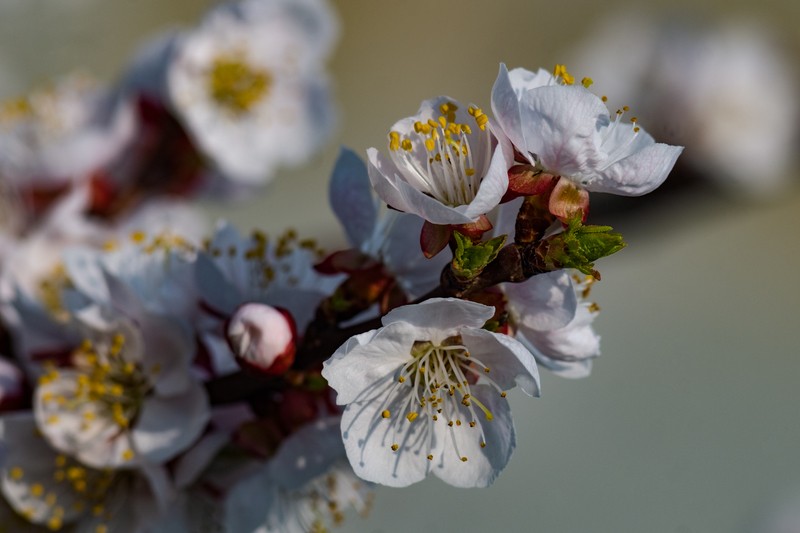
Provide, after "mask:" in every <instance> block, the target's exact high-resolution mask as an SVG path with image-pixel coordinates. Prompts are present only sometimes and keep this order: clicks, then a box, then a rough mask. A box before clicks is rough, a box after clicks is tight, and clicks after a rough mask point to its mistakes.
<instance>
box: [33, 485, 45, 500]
mask: <svg viewBox="0 0 800 533" xmlns="http://www.w3.org/2000/svg"><path fill="white" fill-rule="evenodd" d="M42 494H44V487H43V486H42V484H41V483H34V484H33V485H31V496H33V497H34V498H39V497H40V496H41V495H42Z"/></svg>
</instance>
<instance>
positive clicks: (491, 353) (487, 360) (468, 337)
mask: <svg viewBox="0 0 800 533" xmlns="http://www.w3.org/2000/svg"><path fill="white" fill-rule="evenodd" d="M461 337H462V338H463V339H464V346H466V347H467V349H468V350H469V351H470V353H473V354H476V355H475V356H474V357H476V358H478V359H480V361H481V363H482V364H483V365H484V366H485V367H487V368H488V369H489V372H486V374H485V376H483V377H481V378H478V379H479V383H480V380H481V379H491V380H492V381H493V382H494V383H496V384H497V385H498V386H499V387H500V388H501V389H502V390H510V389H512V388H514V386H515V385H519V387H520V388H521V389H522V391H523V392H524V393H525V394H527V395H528V396H539V370H538V369H537V368H536V361H535V360H534V358H533V355H531V353H530V351H529V350H528V349H527V348H526V347H525V346H523V345H522V343H520V342H519V341H517V340H515V339H513V338H511V337H509V336H508V335H503V334H501V333H492V332H490V331H486V330H482V329H473V330H464V331H462V332H461Z"/></svg>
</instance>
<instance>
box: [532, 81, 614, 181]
mask: <svg viewBox="0 0 800 533" xmlns="http://www.w3.org/2000/svg"><path fill="white" fill-rule="evenodd" d="M520 115H521V119H522V123H523V124H525V129H524V130H523V133H524V135H525V144H524V146H521V147H520V146H518V147H517V148H522V149H523V150H525V152H532V153H534V154H536V155H537V156H538V160H539V161H540V162H541V165H542V167H543V168H544V169H545V170H547V171H548V172H550V173H553V174H560V175H563V176H567V177H576V176H583V175H584V174H586V173H588V172H590V171H591V170H592V169H594V168H596V167H598V166H600V165H602V164H603V162H604V161H605V159H606V156H605V155H604V154H602V153H601V152H600V151H599V146H598V139H597V129H598V125H599V124H598V121H599V120H600V117H603V116H607V115H608V111H607V110H606V107H605V105H603V102H602V101H601V100H600V98H598V97H597V96H595V95H594V94H592V93H590V92H589V91H587V90H586V89H584V88H583V87H575V86H560V85H554V86H549V87H540V88H538V89H533V90H530V91H527V92H525V94H523V95H522V99H521V103H520Z"/></svg>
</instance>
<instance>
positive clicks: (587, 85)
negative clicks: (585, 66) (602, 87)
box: [581, 76, 594, 89]
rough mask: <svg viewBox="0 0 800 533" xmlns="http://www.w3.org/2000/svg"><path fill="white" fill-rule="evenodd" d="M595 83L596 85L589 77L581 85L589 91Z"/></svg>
mask: <svg viewBox="0 0 800 533" xmlns="http://www.w3.org/2000/svg"><path fill="white" fill-rule="evenodd" d="M593 83H594V80H593V79H592V78H589V77H588V76H587V77H585V78H583V79H582V80H581V85H583V86H584V87H586V88H587V89H588V88H589V87H591V86H592V84H593Z"/></svg>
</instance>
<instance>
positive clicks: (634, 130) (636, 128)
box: [633, 126, 641, 133]
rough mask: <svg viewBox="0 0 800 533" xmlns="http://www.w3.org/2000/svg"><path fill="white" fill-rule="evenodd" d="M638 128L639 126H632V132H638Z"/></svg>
mask: <svg viewBox="0 0 800 533" xmlns="http://www.w3.org/2000/svg"><path fill="white" fill-rule="evenodd" d="M640 129H641V128H639V126H636V127H635V128H633V133H639V130H640Z"/></svg>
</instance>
